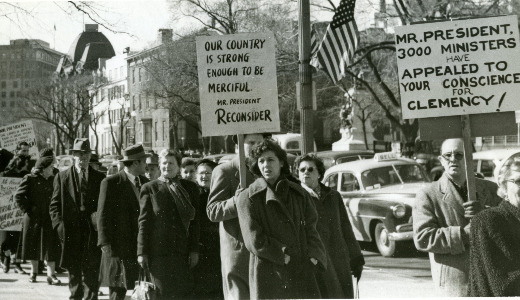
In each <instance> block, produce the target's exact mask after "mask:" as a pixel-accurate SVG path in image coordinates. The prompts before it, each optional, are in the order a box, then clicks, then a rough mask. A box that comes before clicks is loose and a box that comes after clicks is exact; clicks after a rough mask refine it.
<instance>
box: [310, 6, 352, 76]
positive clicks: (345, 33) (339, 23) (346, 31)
mask: <svg viewBox="0 0 520 300" xmlns="http://www.w3.org/2000/svg"><path fill="white" fill-rule="evenodd" d="M355 4H356V0H341V3H340V4H339V7H338V8H337V9H336V13H335V14H334V17H333V18H332V22H331V23H330V24H329V26H328V28H327V32H326V33H325V36H324V37H323V41H322V42H321V44H320V46H319V50H318V51H317V53H316V58H313V59H312V61H311V64H312V65H313V66H314V67H316V68H320V69H324V71H325V72H327V74H328V75H329V76H330V78H331V79H332V81H333V82H334V83H336V82H338V81H339V80H340V79H341V78H343V77H344V76H345V68H346V67H347V66H348V65H349V64H350V63H351V62H352V58H353V56H354V52H355V51H356V48H357V46H358V44H359V31H358V29H357V25H356V20H354V6H355ZM312 35H315V31H314V30H313V31H312V32H311V43H312ZM314 39H316V38H315V37H314Z"/></svg>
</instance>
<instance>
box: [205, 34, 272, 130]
mask: <svg viewBox="0 0 520 300" xmlns="http://www.w3.org/2000/svg"><path fill="white" fill-rule="evenodd" d="M197 65H198V73H199V94H200V110H201V123H202V135H203V136H214V135H229V134H246V133H256V132H276V131H280V117H279V113H278V88H277V85H276V63H275V40H274V37H273V35H272V34H270V33H246V34H233V35H215V36H199V37H197Z"/></svg>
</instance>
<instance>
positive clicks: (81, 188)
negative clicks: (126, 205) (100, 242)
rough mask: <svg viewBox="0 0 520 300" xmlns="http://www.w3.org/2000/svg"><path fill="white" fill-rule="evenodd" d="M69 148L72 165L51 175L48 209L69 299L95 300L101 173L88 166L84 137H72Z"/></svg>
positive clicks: (87, 142)
mask: <svg viewBox="0 0 520 300" xmlns="http://www.w3.org/2000/svg"><path fill="white" fill-rule="evenodd" d="M69 151H70V153H71V154H72V155H73V156H74V165H73V166H71V167H70V168H68V169H66V170H64V171H61V172H59V173H58V174H57V175H56V177H55V178H54V192H53V195H52V199H51V204H50V206H49V212H50V216H51V221H52V226H53V228H54V230H56V231H57V233H58V236H59V237H60V240H61V244H62V252H61V259H60V266H61V267H63V268H65V269H67V270H68V271H69V290H70V299H78V300H79V299H86V300H96V299H97V298H98V290H99V282H98V280H99V278H98V277H99V265H100V260H101V250H100V249H99V248H98V247H97V229H96V227H97V213H96V211H97V206H98V198H99V187H100V185H101V181H102V180H103V179H104V178H105V175H104V174H103V173H101V172H98V171H96V170H94V169H93V168H92V167H89V161H90V155H91V149H90V143H89V141H88V139H86V138H78V139H75V140H74V146H73V148H72V149H70V150H69Z"/></svg>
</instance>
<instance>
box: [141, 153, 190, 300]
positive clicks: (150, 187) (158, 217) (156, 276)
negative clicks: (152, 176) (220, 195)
mask: <svg viewBox="0 0 520 300" xmlns="http://www.w3.org/2000/svg"><path fill="white" fill-rule="evenodd" d="M180 161H181V158H180V155H179V154H178V153H177V152H176V151H173V150H167V149H165V150H163V151H161V153H159V168H160V170H161V176H160V177H159V178H158V179H156V180H153V181H150V182H148V183H146V184H144V185H143V186H142V188H141V195H140V201H139V204H140V208H141V210H140V215H139V221H138V222H139V233H138V236H137V255H138V262H139V264H140V265H141V267H142V268H144V269H145V271H147V270H149V272H150V275H151V277H152V278H151V279H152V282H153V283H155V285H156V287H157V288H158V293H159V299H172V298H186V296H187V295H188V294H189V293H190V292H191V290H192V288H193V280H192V279H191V278H192V277H191V276H190V275H191V274H190V268H193V267H194V266H195V265H197V263H198V247H199V245H198V243H199V233H200V232H199V231H200V228H199V220H198V215H197V211H196V207H197V198H198V188H197V185H196V184H195V183H193V182H191V181H188V180H184V179H179V177H178V175H179V170H180V168H179V165H180Z"/></svg>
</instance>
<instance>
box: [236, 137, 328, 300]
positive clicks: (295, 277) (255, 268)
mask: <svg viewBox="0 0 520 300" xmlns="http://www.w3.org/2000/svg"><path fill="white" fill-rule="evenodd" d="M250 157H251V158H252V159H251V162H252V164H251V166H250V168H251V172H252V173H253V174H255V175H257V176H259V177H260V178H258V179H257V180H256V181H255V182H253V183H252V184H251V185H250V186H249V187H248V188H247V189H245V190H244V191H242V192H241V193H240V195H239V196H238V200H237V203H236V205H237V211H238V219H239V222H240V229H241V231H242V235H243V237H244V244H245V246H246V248H247V249H248V250H249V252H250V259H249V289H250V296H251V298H252V299H267V298H280V299H284V298H320V297H321V294H320V290H319V288H318V284H317V281H316V273H317V272H321V271H323V270H324V269H325V268H326V267H327V259H326V254H325V249H324V246H323V243H322V241H321V239H320V236H319V234H318V231H317V230H316V223H317V221H318V216H317V214H316V208H315V206H314V203H313V200H312V199H311V197H310V196H309V194H308V193H307V192H306V191H305V190H304V189H303V188H302V187H301V186H300V185H299V184H297V183H294V182H292V181H291V180H288V177H290V171H289V165H288V163H287V154H286V153H285V151H283V150H282V149H281V148H280V146H279V145H278V144H277V143H276V142H275V141H273V140H264V141H263V142H262V143H260V144H258V145H257V146H255V147H254V148H253V150H252V152H251V155H250Z"/></svg>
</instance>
